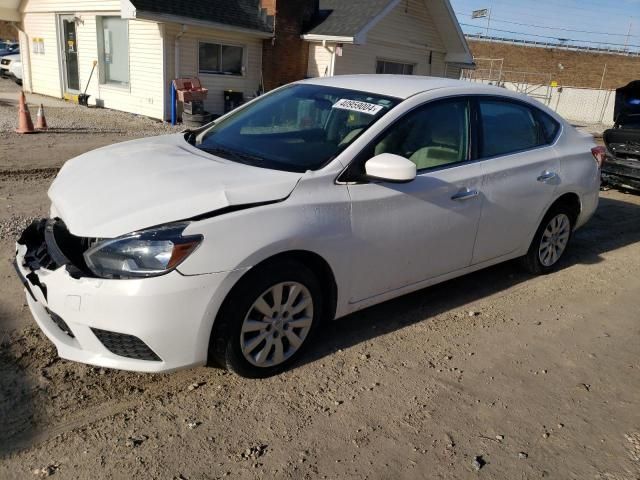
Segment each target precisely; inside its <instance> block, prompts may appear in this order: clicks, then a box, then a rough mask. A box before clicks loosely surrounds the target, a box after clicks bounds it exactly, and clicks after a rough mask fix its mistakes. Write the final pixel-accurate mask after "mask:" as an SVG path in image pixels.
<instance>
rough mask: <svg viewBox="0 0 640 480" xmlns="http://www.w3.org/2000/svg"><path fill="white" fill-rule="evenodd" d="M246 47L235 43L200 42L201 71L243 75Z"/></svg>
mask: <svg viewBox="0 0 640 480" xmlns="http://www.w3.org/2000/svg"><path fill="white" fill-rule="evenodd" d="M243 58H244V49H243V48H242V47H238V46H234V45H222V44H220V43H209V42H200V47H199V53H198V61H199V63H198V65H199V70H200V73H214V74H219V75H242V70H243V68H242V60H243Z"/></svg>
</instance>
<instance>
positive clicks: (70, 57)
mask: <svg viewBox="0 0 640 480" xmlns="http://www.w3.org/2000/svg"><path fill="white" fill-rule="evenodd" d="M60 30H61V34H62V38H61V40H62V64H63V69H64V83H65V92H72V93H73V92H79V91H80V75H79V73H78V35H77V33H76V22H75V18H74V17H73V16H72V15H70V16H66V15H65V16H62V17H60Z"/></svg>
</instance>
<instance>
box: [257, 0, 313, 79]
mask: <svg viewBox="0 0 640 480" xmlns="http://www.w3.org/2000/svg"><path fill="white" fill-rule="evenodd" d="M261 6H262V8H264V9H266V10H267V13H268V14H269V15H274V14H275V15H274V17H275V20H274V25H275V38H274V39H268V40H265V41H264V48H263V50H262V70H263V76H264V88H265V90H272V89H274V88H276V87H279V86H281V85H284V84H286V83H289V82H294V81H296V80H301V79H303V78H304V77H305V75H306V73H307V61H308V58H309V45H308V44H307V43H306V42H305V41H304V40H302V39H301V38H300V35H301V34H302V32H303V30H304V26H305V25H306V24H307V23H308V22H309V21H310V20H311V18H312V17H313V16H314V15H315V13H316V12H317V10H318V0H262V1H261Z"/></svg>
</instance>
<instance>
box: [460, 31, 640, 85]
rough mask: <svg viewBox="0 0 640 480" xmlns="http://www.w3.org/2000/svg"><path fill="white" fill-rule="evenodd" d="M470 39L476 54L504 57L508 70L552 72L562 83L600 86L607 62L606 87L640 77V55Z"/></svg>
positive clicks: (556, 79) (481, 65)
mask: <svg viewBox="0 0 640 480" xmlns="http://www.w3.org/2000/svg"><path fill="white" fill-rule="evenodd" d="M468 42H469V47H470V48H471V51H472V53H473V56H474V57H478V58H504V64H503V70H507V71H508V70H510V71H520V72H537V73H550V74H552V75H551V78H552V80H555V81H557V82H558V85H562V86H572V87H585V88H599V87H600V82H601V80H602V72H603V69H604V66H605V64H606V65H607V71H606V74H605V78H604V83H603V87H604V88H618V87H621V86H624V85H626V84H627V83H629V82H630V81H632V80H638V79H640V57H633V56H626V55H614V54H606V53H590V52H576V51H571V50H564V49H558V48H542V47H532V46H524V45H513V44H509V43H501V42H490V41H477V40H471V39H469V40H468ZM478 64H479V66H480V67H481V68H485V67H488V63H486V62H478ZM558 64H562V65H563V67H564V69H562V70H561V69H560V68H559V67H558ZM494 65H496V64H495V63H494ZM539 78H542V77H539ZM508 80H510V79H508ZM512 81H513V80H512Z"/></svg>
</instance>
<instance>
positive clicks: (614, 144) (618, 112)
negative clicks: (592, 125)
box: [602, 80, 640, 191]
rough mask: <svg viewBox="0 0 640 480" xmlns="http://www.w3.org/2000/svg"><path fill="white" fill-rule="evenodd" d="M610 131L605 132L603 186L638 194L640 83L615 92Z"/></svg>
mask: <svg viewBox="0 0 640 480" xmlns="http://www.w3.org/2000/svg"><path fill="white" fill-rule="evenodd" d="M613 120H614V122H615V124H614V126H613V128H611V129H609V130H607V131H605V132H604V135H603V140H604V143H605V145H606V146H607V149H608V150H609V155H608V156H607V157H608V158H607V161H606V162H605V163H604V165H603V166H602V180H603V183H605V184H607V185H610V186H613V187H619V188H625V189H630V190H636V191H640V80H634V81H633V82H631V83H629V84H628V85H627V86H625V87H622V88H618V89H617V90H616V104H615V108H614V112H613Z"/></svg>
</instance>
